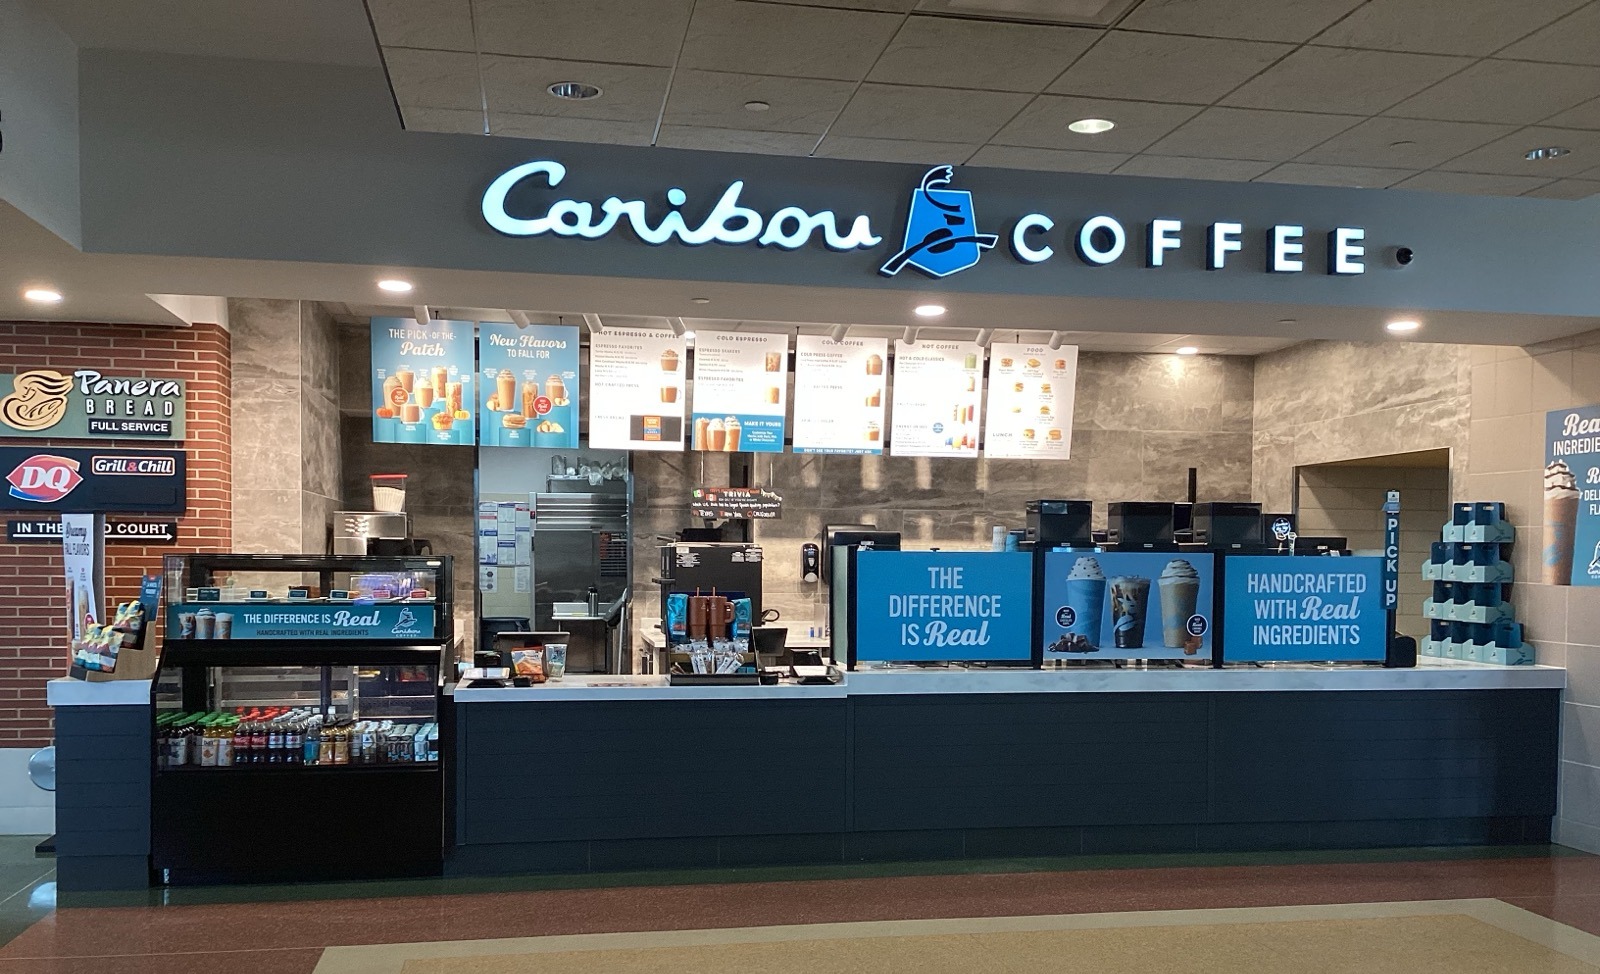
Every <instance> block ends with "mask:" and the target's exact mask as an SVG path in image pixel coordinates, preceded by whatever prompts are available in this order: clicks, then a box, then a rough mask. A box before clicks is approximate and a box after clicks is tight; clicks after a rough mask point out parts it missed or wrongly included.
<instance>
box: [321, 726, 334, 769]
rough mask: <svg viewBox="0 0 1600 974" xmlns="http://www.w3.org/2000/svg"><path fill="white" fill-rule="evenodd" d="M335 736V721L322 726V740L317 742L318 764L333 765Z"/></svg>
mask: <svg viewBox="0 0 1600 974" xmlns="http://www.w3.org/2000/svg"><path fill="white" fill-rule="evenodd" d="M333 735H334V723H333V721H331V720H330V721H329V722H328V723H326V724H324V725H323V726H322V734H321V735H320V738H319V739H318V741H317V763H318V764H332V763H333Z"/></svg>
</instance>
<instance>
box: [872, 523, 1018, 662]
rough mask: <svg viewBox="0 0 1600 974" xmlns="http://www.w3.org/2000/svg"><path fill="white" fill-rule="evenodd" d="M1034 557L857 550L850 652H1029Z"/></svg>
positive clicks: (912, 656)
mask: <svg viewBox="0 0 1600 974" xmlns="http://www.w3.org/2000/svg"><path fill="white" fill-rule="evenodd" d="M1032 566H1033V556H1032V555H1031V554H1029V553H1028V552H1025V551H1007V552H999V551H873V550H870V549H863V550H862V551H861V552H860V553H859V554H857V556H856V567H855V577H856V598H855V602H854V605H853V606H852V612H853V613H854V614H855V616H854V617H855V626H854V628H855V645H856V651H855V658H856V659H857V660H882V661H908V662H909V661H917V662H936V661H943V660H1028V659H1031V658H1032V652H1031V649H1030V643H1031V641H1032V637H1033V568H1032Z"/></svg>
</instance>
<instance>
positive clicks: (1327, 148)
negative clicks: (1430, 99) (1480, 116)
mask: <svg viewBox="0 0 1600 974" xmlns="http://www.w3.org/2000/svg"><path fill="white" fill-rule="evenodd" d="M1514 131H1516V129H1515V128H1514V127H1513V126H1510V125H1484V124H1479V123H1475V122H1424V121H1417V120H1414V119H1407V118H1371V119H1367V120H1366V121H1364V122H1362V123H1361V124H1360V125H1357V126H1355V127H1354V128H1351V129H1349V130H1347V131H1345V132H1342V133H1340V134H1339V135H1336V136H1334V137H1333V138H1332V139H1329V140H1328V141H1327V142H1324V143H1323V144H1322V145H1319V146H1317V147H1316V148H1314V149H1312V150H1310V151H1309V152H1306V153H1305V154H1304V155H1302V156H1300V157H1299V159H1298V160H1297V161H1299V162H1316V163H1325V164H1327V165H1334V166H1360V165H1368V166H1373V165H1376V166H1388V167H1393V168H1396V169H1404V168H1410V169H1432V168H1433V167H1434V166H1437V165H1440V164H1441V163H1444V162H1447V161H1448V160H1450V159H1454V158H1455V157H1456V156H1459V155H1461V154H1462V153H1463V152H1469V151H1471V150H1473V149H1476V148H1477V147H1479V146H1481V145H1486V144H1488V143H1490V142H1492V141H1494V140H1495V139H1497V138H1500V137H1501V136H1504V135H1509V134H1510V133H1511V132H1514Z"/></svg>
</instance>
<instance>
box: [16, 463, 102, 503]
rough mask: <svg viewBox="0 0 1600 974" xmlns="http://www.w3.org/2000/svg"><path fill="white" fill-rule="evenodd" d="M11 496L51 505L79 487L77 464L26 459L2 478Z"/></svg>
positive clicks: (81, 480)
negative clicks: (9, 489)
mask: <svg viewBox="0 0 1600 974" xmlns="http://www.w3.org/2000/svg"><path fill="white" fill-rule="evenodd" d="M6 481H7V482H8V483H10V484H11V496H12V497H15V498H17V499H18V500H24V501H33V502H34V503H36V504H54V503H55V502H57V501H59V500H61V499H62V498H64V497H66V496H67V495H68V494H70V493H72V492H73V490H74V489H76V488H77V486H78V485H79V484H81V483H83V477H82V476H81V475H80V474H79V473H78V461H76V460H68V459H67V458H66V457H54V456H50V455H48V454H40V455H39V456H33V457H29V458H28V459H26V460H24V461H22V462H21V463H19V464H17V468H16V469H15V470H13V471H11V473H10V474H9V475H7V476H6Z"/></svg>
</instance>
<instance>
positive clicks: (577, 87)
mask: <svg viewBox="0 0 1600 974" xmlns="http://www.w3.org/2000/svg"><path fill="white" fill-rule="evenodd" d="M545 90H546V91H548V92H550V94H552V95H555V96H556V97H557V98H565V99H567V100H568V101H583V100H585V99H587V98H599V97H600V96H601V95H603V94H605V92H603V91H601V90H600V89H599V88H596V87H595V86H594V85H586V84H584V83H583V82H581V81H557V82H556V83H555V84H553V85H551V86H550V87H549V88H546V89H545Z"/></svg>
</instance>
